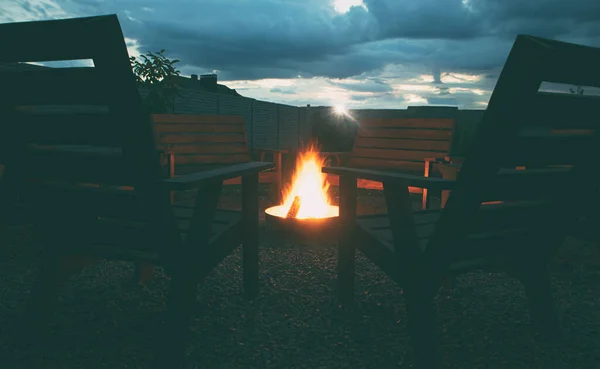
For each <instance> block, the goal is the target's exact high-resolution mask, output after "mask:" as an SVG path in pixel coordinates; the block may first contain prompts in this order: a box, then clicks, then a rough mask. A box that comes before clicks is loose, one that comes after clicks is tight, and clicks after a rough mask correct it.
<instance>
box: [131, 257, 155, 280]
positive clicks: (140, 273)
mask: <svg viewBox="0 0 600 369" xmlns="http://www.w3.org/2000/svg"><path fill="white" fill-rule="evenodd" d="M153 276H154V266H153V265H152V264H148V263H142V262H138V263H135V272H134V279H135V282H136V283H139V284H143V285H145V284H146V283H148V282H149V281H150V280H151V279H152V277H153Z"/></svg>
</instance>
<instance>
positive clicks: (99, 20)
mask: <svg viewBox="0 0 600 369" xmlns="http://www.w3.org/2000/svg"><path fill="white" fill-rule="evenodd" d="M0 40H2V44H3V50H2V53H0V62H10V63H14V62H17V63H23V62H31V61H36V62H48V61H57V60H60V61H69V60H79V59H87V60H91V61H92V62H93V65H94V66H93V67H65V68H49V67H47V68H22V70H19V68H12V69H11V70H10V71H8V72H3V73H2V74H1V76H2V84H1V85H0V89H1V90H2V91H3V93H2V96H6V97H7V98H6V100H5V101H2V102H0V109H1V112H2V115H3V118H5V119H3V121H2V123H1V124H0V143H1V144H2V145H1V146H2V149H1V150H0V151H1V152H2V153H1V154H0V160H1V161H2V162H3V164H5V166H6V167H7V173H10V172H11V170H10V167H11V166H13V167H18V173H19V178H20V180H21V181H36V182H37V183H42V182H44V181H46V180H48V181H60V180H62V181H65V182H95V183H105V184H119V185H141V184H145V183H149V182H150V181H155V180H158V179H159V178H160V177H161V175H162V169H161V167H160V162H159V159H158V152H157V150H156V147H155V143H154V137H153V131H152V129H153V128H152V124H151V122H150V120H149V117H148V115H145V114H143V111H142V105H141V99H140V96H139V93H138V90H137V86H136V83H135V77H134V75H133V72H132V70H131V65H130V61H129V55H128V53H127V47H126V45H125V41H124V38H123V33H122V32H121V27H120V25H119V21H118V19H117V17H116V16H115V15H109V16H99V17H88V18H75V19H67V20H52V21H40V22H22V23H9V24H1V25H0ZM15 40H16V41H15Z"/></svg>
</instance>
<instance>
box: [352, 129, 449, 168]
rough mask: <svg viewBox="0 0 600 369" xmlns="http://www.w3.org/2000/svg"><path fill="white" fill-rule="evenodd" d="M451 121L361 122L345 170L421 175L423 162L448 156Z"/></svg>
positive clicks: (423, 166)
mask: <svg viewBox="0 0 600 369" xmlns="http://www.w3.org/2000/svg"><path fill="white" fill-rule="evenodd" d="M454 126H455V122H454V119H441V118H363V119H361V120H360V123H359V128H358V132H357V134H356V138H355V140H354V147H353V149H352V152H351V154H350V159H349V161H348V166H351V167H356V168H377V169H390V170H399V171H404V172H414V173H420V174H422V173H423V172H424V168H425V159H426V158H443V157H446V156H448V155H449V153H450V147H451V143H452V135H453V132H454Z"/></svg>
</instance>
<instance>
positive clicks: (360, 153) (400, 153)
mask: <svg viewBox="0 0 600 369" xmlns="http://www.w3.org/2000/svg"><path fill="white" fill-rule="evenodd" d="M439 155H440V153H439V152H435V151H420V150H388V149H371V148H363V147H355V148H354V149H353V150H352V157H351V159H350V162H353V161H354V160H356V159H362V158H364V159H385V160H389V161H392V160H399V161H419V162H424V161H425V158H431V157H437V156H439Z"/></svg>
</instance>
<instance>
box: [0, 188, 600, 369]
mask: <svg viewBox="0 0 600 369" xmlns="http://www.w3.org/2000/svg"><path fill="white" fill-rule="evenodd" d="M237 201H238V199H237V198H236V196H235V193H229V194H228V196H226V197H225V198H224V199H223V205H224V206H226V207H235V205H236V203H237ZM261 203H262V204H261V207H262V208H264V207H265V206H267V205H268V201H267V200H266V198H263V199H261ZM360 209H361V212H363V213H367V212H374V211H384V209H383V208H382V199H381V196H377V195H370V196H362V197H361V199H360ZM261 227H262V230H261V237H262V239H261V241H262V247H261V255H260V261H261V268H260V273H261V279H260V281H261V282H260V283H261V294H260V296H259V297H258V298H257V299H255V300H253V301H246V300H245V299H244V298H243V297H242V294H241V291H242V290H241V267H240V266H241V251H240V250H238V251H237V252H236V253H234V254H233V255H231V256H229V257H228V258H226V259H225V260H224V261H223V263H221V264H220V265H219V266H218V267H217V269H216V270H214V271H213V272H212V273H211V274H210V275H209V277H208V278H207V280H206V281H205V282H204V283H202V284H201V286H200V287H199V289H198V298H199V302H200V304H199V311H198V314H197V315H196V317H195V320H194V322H193V331H194V332H195V335H194V337H193V340H192V343H191V344H190V349H189V358H190V361H194V362H196V363H197V367H198V368H211V369H212V368H214V369H217V368H261V369H262V368H314V369H320V368H328V369H329V368H357V369H362V368H397V367H401V368H410V367H412V366H413V357H412V353H411V344H410V340H409V337H408V333H407V328H406V312H405V307H404V304H403V298H402V290H401V289H400V288H399V287H398V286H397V285H396V284H395V283H393V282H392V281H391V280H389V279H388V278H387V277H386V275H385V274H384V273H383V272H382V271H381V270H379V269H378V268H376V267H375V266H374V265H373V264H371V263H370V262H369V261H368V260H366V259H365V258H364V257H362V256H361V255H359V256H358V257H357V280H358V282H357V297H356V300H355V303H354V304H353V305H351V306H347V307H341V306H338V304H337V303H336V300H335V266H336V248H335V245H333V244H325V243H321V244H300V243H298V242H297V241H294V240H293V239H291V238H288V239H282V238H278V237H277V236H276V235H275V233H274V232H273V231H272V230H271V229H269V227H268V226H267V225H265V224H263V225H262V226H261ZM28 235H29V233H28V230H27V228H14V229H11V232H4V233H2V234H1V235H0V237H1V238H2V239H1V240H0V327H2V329H0V359H1V361H0V368H3V369H13V368H24V369H35V368H47V369H52V368H61V369H62V368H90V369H96V368H114V369H117V368H146V367H148V366H149V365H150V363H151V362H152V357H153V352H152V350H151V349H150V348H149V347H152V342H154V341H153V339H154V338H155V337H156V335H157V334H158V332H156V330H154V327H155V326H154V323H155V321H154V320H153V319H154V318H155V317H156V316H157V315H158V313H159V312H160V311H161V310H163V308H164V296H165V291H166V288H167V285H168V279H167V278H166V277H165V276H164V275H163V274H162V273H161V272H160V271H159V272H158V273H157V275H156V277H155V278H154V279H153V281H152V282H151V283H150V284H149V285H148V286H146V287H141V286H137V285H132V284H131V283H130V277H131V276H132V272H133V269H132V265H131V264H128V263H122V262H99V263H97V264H95V265H93V266H92V267H90V268H88V269H86V270H85V271H84V272H83V273H81V274H79V275H77V276H74V277H73V278H72V279H71V280H70V282H69V283H68V285H66V286H65V288H64V292H63V294H62V297H61V302H60V306H59V308H58V311H57V315H56V317H55V319H54V321H53V323H52V334H53V337H54V339H53V340H52V342H50V343H49V344H48V346H47V347H44V348H35V349H33V348H32V349H30V350H27V351H23V352H14V351H10V349H9V348H8V345H7V342H8V339H9V334H10V331H12V328H14V321H15V319H16V317H17V316H18V314H19V312H20V311H21V310H22V308H23V304H24V302H25V299H26V297H27V293H28V290H29V288H30V286H31V283H32V280H33V275H34V273H35V271H36V266H37V255H38V250H36V249H35V248H34V247H33V246H32V245H31V243H30V242H29V237H28ZM594 252H595V250H594V248H593V247H592V245H590V244H587V243H584V242H580V241H575V240H569V241H568V242H567V243H566V244H565V246H564V247H563V250H562V252H561V255H560V260H561V262H560V263H556V264H555V265H554V266H553V270H554V272H553V282H554V286H555V291H556V295H557V300H558V310H559V313H560V317H561V321H562V327H563V332H564V339H563V340H562V341H560V342H554V343H545V342H543V341H539V340H536V339H535V337H534V336H533V335H532V334H531V333H530V330H529V323H528V310H527V304H526V300H525V296H524V292H523V289H522V288H521V286H520V285H519V284H518V283H517V282H516V281H514V280H513V279H511V278H509V277H507V276H506V275H504V274H490V273H483V272H481V273H471V274H466V275H463V276H461V277H460V278H459V280H458V281H457V286H456V288H455V289H454V290H444V291H442V292H441V293H440V294H439V297H438V299H437V307H438V325H439V330H440V342H441V344H442V350H443V356H444V361H445V362H446V364H447V367H448V368H490V369H491V368H503V369H504V368H564V369H570V368H578V369H585V368H598V367H599V366H600V330H598V327H599V326H600V309H599V307H600V273H599V272H598V271H597V268H593V267H592V266H591V265H590V263H592V262H593V260H594V258H597V255H596V254H594Z"/></svg>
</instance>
